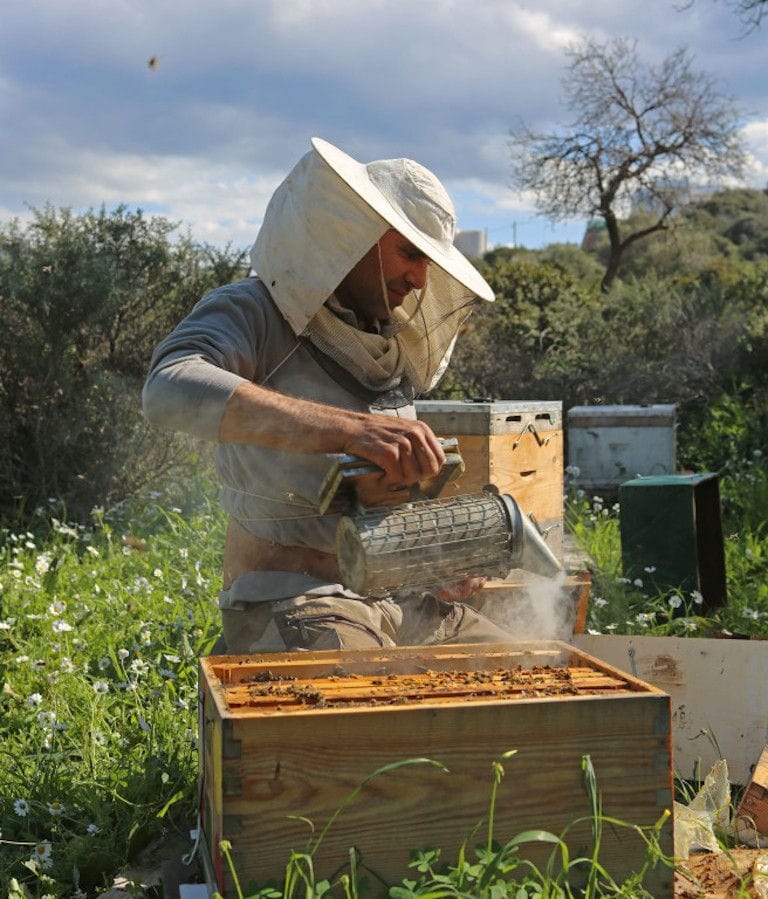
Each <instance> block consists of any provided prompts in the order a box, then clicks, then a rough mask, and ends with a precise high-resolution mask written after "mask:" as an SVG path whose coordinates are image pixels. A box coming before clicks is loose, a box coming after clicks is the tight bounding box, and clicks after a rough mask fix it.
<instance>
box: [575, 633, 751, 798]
mask: <svg viewBox="0 0 768 899" xmlns="http://www.w3.org/2000/svg"><path fill="white" fill-rule="evenodd" d="M573 643H574V645H575V646H576V647H578V648H579V649H581V650H582V651H584V652H586V653H588V654H589V655H591V656H593V657H596V658H599V659H603V660H604V661H606V662H608V663H610V664H611V665H615V666H616V667H617V668H620V669H621V670H622V671H626V672H627V673H629V674H633V675H634V676H636V677H639V678H641V679H642V680H644V681H645V682H647V683H649V684H653V685H655V686H656V687H658V688H659V689H661V690H664V691H665V692H666V693H668V694H669V695H670V697H671V700H672V741H673V760H674V765H675V770H676V772H677V773H678V774H679V775H680V776H681V777H683V778H685V779H703V777H704V776H705V775H706V773H707V772H708V771H709V769H710V768H711V767H712V765H713V764H714V763H715V762H716V761H717V760H718V759H720V758H725V759H726V761H727V762H728V774H729V777H730V780H731V783H734V784H747V783H748V782H749V780H750V777H751V776H752V772H753V770H754V766H755V764H756V763H757V760H758V758H759V757H760V754H761V752H762V751H763V747H764V746H765V744H766V743H768V690H766V688H765V681H766V672H767V671H768V643H766V642H765V641H763V640H713V639H704V638H697V637H692V638H689V637H626V636H612V635H607V634H599V635H594V634H579V635H577V636H575V637H574V638H573Z"/></svg>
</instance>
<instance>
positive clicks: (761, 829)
mask: <svg viewBox="0 0 768 899" xmlns="http://www.w3.org/2000/svg"><path fill="white" fill-rule="evenodd" d="M736 817H737V818H743V819H744V821H745V824H746V825H747V827H748V828H749V829H753V830H756V831H757V833H759V834H761V835H762V836H764V837H768V746H766V747H765V748H764V749H763V751H762V753H761V755H760V758H759V760H758V762H757V766H756V767H755V770H754V771H753V772H752V777H751V778H750V780H749V783H748V784H747V788H746V790H744V793H743V795H742V797H741V802H740V803H739V807H738V809H737V810H736Z"/></svg>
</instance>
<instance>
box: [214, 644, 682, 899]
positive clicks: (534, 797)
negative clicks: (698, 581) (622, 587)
mask: <svg viewBox="0 0 768 899" xmlns="http://www.w3.org/2000/svg"><path fill="white" fill-rule="evenodd" d="M518 666H522V669H523V672H522V675H521V676H523V677H528V676H529V675H528V674H527V673H526V669H531V668H533V667H534V666H536V667H537V670H538V667H539V666H544V667H543V668H542V670H544V671H548V673H546V674H545V675H542V677H543V678H544V679H543V680H542V681H541V684H542V686H540V687H534V688H533V689H529V688H527V687H526V688H523V689H522V690H521V689H518V687H517V686H515V687H514V688H510V689H514V690H516V691H517V692H516V693H515V694H514V695H512V694H508V693H504V692H503V691H501V692H499V693H498V694H496V695H495V694H494V690H493V688H492V687H488V686H487V685H486V686H485V687H482V688H478V695H470V694H467V693H466V691H464V692H463V693H462V692H461V690H458V692H456V691H454V688H453V686H452V685H453V684H454V680H455V678H456V679H458V680H459V681H460V680H461V678H462V677H463V675H460V674H457V672H466V673H467V676H470V675H471V677H472V678H473V679H474V680H477V681H479V682H481V683H482V682H483V679H484V678H485V679H486V680H487V679H491V680H492V679H493V677H495V676H496V674H497V673H498V672H502V674H501V675H500V676H501V678H502V680H503V679H504V676H505V675H503V672H512V671H514V670H516V669H517V668H518ZM547 666H549V668H547ZM563 669H568V671H567V672H564V671H563ZM558 671H559V674H558ZM425 672H428V675H427V676H428V677H430V678H432V675H433V674H434V673H440V672H442V673H444V674H443V675H439V676H438V674H435V677H434V682H435V683H437V686H435V689H434V692H433V695H431V696H430V697H428V698H424V697H423V694H424V687H423V683H422V682H421V681H418V682H416V680H414V683H415V686H414V687H413V688H412V689H413V691H415V693H416V694H419V695H421V696H422V698H420V699H419V698H414V699H413V700H411V699H408V698H407V696H406V695H405V694H404V693H402V691H401V692H400V693H399V694H398V695H395V694H397V689H396V690H395V691H394V694H393V693H392V690H390V689H389V688H390V686H391V684H392V683H396V684H398V685H400V684H402V683H403V682H405V681H407V680H408V678H409V676H412V679H415V678H416V676H417V675H418V676H419V677H423V676H425ZM573 672H580V674H579V675H578V678H579V679H580V680H579V683H580V684H581V687H580V688H579V689H577V690H574V689H573V684H571V687H570V688H569V690H570V692H561V691H560V689H559V688H558V687H557V686H556V685H555V686H552V682H553V681H552V679H553V678H554V680H557V679H558V678H559V677H560V676H564V675H565V674H567V675H568V677H571V676H573V677H575V676H576V675H575V674H573ZM445 673H448V674H447V675H446V674H445ZM200 675H201V727H202V739H201V749H202V752H201V766H202V775H203V801H202V832H203V836H204V844H205V857H206V859H207V869H208V880H209V885H210V886H211V887H212V888H213V889H216V890H218V891H219V892H221V893H222V894H223V895H224V896H226V897H229V896H233V895H235V891H234V889H233V883H232V880H231V877H230V875H229V872H228V870H227V869H226V866H225V864H224V862H223V859H222V856H221V853H220V851H219V843H220V841H221V840H222V839H226V840H229V841H231V843H232V847H233V849H232V853H233V858H234V862H235V866H236V870H237V872H238V876H239V879H240V882H241V884H242V885H243V887H246V885H248V884H249V883H250V884H253V883H258V884H259V885H263V884H264V883H266V882H267V881H269V880H273V881H275V882H277V883H280V882H281V881H282V879H283V877H284V874H285V867H286V863H287V861H288V857H289V854H290V852H291V851H292V850H296V851H302V850H303V849H304V848H305V847H306V845H307V842H308V838H309V828H308V825H307V823H306V821H301V820H297V819H296V816H302V817H303V818H305V819H309V820H310V821H312V823H313V825H314V827H315V832H316V834H318V833H319V832H320V831H322V829H323V827H324V826H325V825H326V823H327V822H328V821H329V819H330V818H331V816H332V815H333V813H334V811H335V810H336V809H338V808H339V807H340V805H341V804H342V803H343V802H344V800H345V798H346V797H348V796H349V795H350V794H351V793H352V792H353V791H354V790H355V789H356V788H358V787H359V786H360V784H361V783H362V782H363V781H364V780H365V779H366V778H368V776H369V775H371V774H372V773H373V772H374V771H376V770H377V769H379V768H381V767H383V766H387V765H390V764H392V763H394V762H400V761H403V760H405V759H414V758H428V759H434V760H435V761H438V762H440V763H441V764H442V765H444V766H446V767H447V768H448V769H449V771H450V773H449V774H446V773H444V772H442V771H440V770H439V769H437V768H436V767H434V766H430V765H426V764H418V765H412V766H411V765H409V766H405V767H401V768H399V769H397V770H396V771H390V772H389V773H386V774H383V775H381V776H378V777H376V778H374V779H372V780H370V781H369V782H367V783H366V784H365V786H363V788H362V789H361V790H360V792H359V795H357V797H356V798H355V800H354V801H353V802H351V803H350V804H349V805H348V806H347V807H345V808H344V810H343V812H342V813H341V814H340V815H339V816H338V818H337V819H336V820H335V822H334V824H333V826H332V827H331V828H330V829H329V831H328V833H327V834H326V836H325V838H324V840H323V842H322V844H321V846H320V848H319V850H318V852H317V854H316V856H315V859H314V865H315V872H316V876H317V877H318V878H323V877H330V876H331V875H332V874H333V873H334V872H336V871H337V870H338V869H340V868H343V866H344V865H345V864H347V863H348V862H349V850H350V848H351V847H352V846H355V847H357V848H358V849H359V851H360V853H361V855H362V864H363V865H364V866H366V867H367V868H368V870H369V871H373V872H375V873H376V875H377V876H378V877H380V878H381V879H382V880H383V882H384V883H386V884H388V885H392V884H399V883H400V882H401V881H402V879H403V878H404V877H407V876H409V874H411V873H412V872H409V870H408V861H409V854H410V852H411V850H415V849H419V848H428V847H432V848H440V849H441V850H442V858H443V859H445V860H446V861H452V860H455V859H456V857H457V852H458V850H459V847H460V846H461V844H462V843H463V842H464V841H465V840H467V839H468V838H469V840H468V848H469V850H470V851H471V849H472V847H473V846H474V845H475V844H476V843H481V842H483V841H484V839H485V838H486V832H485V826H486V824H487V814H488V803H489V800H490V793H491V782H492V780H491V764H492V762H493V761H495V760H496V761H497V760H500V759H501V756H502V754H503V753H505V752H507V751H508V750H512V749H514V750H516V751H517V752H516V754H515V755H514V756H513V757H512V758H510V759H509V760H507V761H505V762H504V763H503V764H504V768H505V770H506V777H505V779H504V780H503V782H502V784H501V788H500V792H499V798H498V803H497V808H496V819H495V833H496V835H497V837H498V839H499V840H502V841H504V840H508V839H510V838H512V837H513V836H514V835H515V834H517V833H519V832H521V831H523V830H527V829H529V828H543V829H547V830H550V831H552V832H554V833H556V834H559V833H560V832H561V831H562V830H563V829H564V828H566V827H567V826H569V825H573V826H572V827H571V828H570V829H569V832H568V838H567V841H568V844H569V846H570V849H571V853H572V854H573V853H577V852H585V851H589V849H590V845H591V830H590V824H589V822H588V821H587V820H584V821H583V822H582V823H578V824H575V825H574V824H573V822H574V821H576V820H577V819H579V818H582V819H583V818H584V817H585V816H587V815H588V814H589V803H588V799H587V795H586V793H585V790H584V786H583V780H582V778H583V775H582V759H583V757H584V756H585V755H589V756H590V758H591V760H592V763H593V765H594V768H595V770H596V773H597V778H598V784H599V788H600V791H601V795H602V802H603V811H604V814H606V815H610V816H612V817H615V818H619V819H621V820H624V821H627V822H628V823H630V824H633V825H643V826H650V825H652V824H653V823H654V822H656V821H657V820H658V818H659V817H660V815H661V814H662V813H663V811H664V809H665V808H671V802H672V765H671V759H670V704H669V697H668V696H667V695H666V694H664V693H662V692H661V691H659V690H657V689H655V688H653V687H650V686H649V685H647V684H644V683H643V682H641V681H638V680H636V679H634V678H631V677H629V676H627V675H625V674H623V673H621V672H619V671H618V670H617V669H614V668H612V667H610V666H608V665H606V664H604V663H602V662H599V661H597V660H595V659H592V658H591V657H589V656H587V655H585V654H583V653H579V652H578V651H576V650H574V649H573V648H572V647H570V646H568V645H567V644H564V643H562V644H561V643H559V642H557V641H553V642H552V643H547V644H538V645H535V646H532V647H524V646H522V645H520V646H518V645H516V644H510V645H498V646H497V645H493V646H489V645H476V646H441V647H430V648H418V649H416V648H405V647H403V648H396V649H390V650H381V651H374V650H368V651H358V652H355V653H344V652H317V653H301V654H294V655H289V654H285V655H283V654H275V655H269V656H262V657H250V656H221V657H210V658H204V659H202V660H201V669H200ZM454 675H455V678H454ZM443 676H445V677H447V679H448V683H449V686H448V687H445V686H443V685H441V680H440V679H441V677H443ZM334 677H335V678H339V679H341V681H342V686H343V689H344V690H345V691H346V690H347V685H348V683H349V684H352V685H353V686H354V685H355V684H357V683H358V681H356V680H355V678H358V679H362V680H363V681H365V680H366V678H367V683H368V687H367V689H369V690H370V693H371V695H370V696H369V698H368V699H367V700H366V699H365V693H364V692H363V694H361V701H360V702H356V703H344V702H342V703H341V705H334V704H333V702H329V703H327V704H323V703H324V702H325V700H321V701H318V699H317V696H316V695H315V693H314V692H313V691H314V690H315V685H316V684H317V683H319V682H320V679H321V678H328V680H329V681H333V679H334ZM283 678H295V680H294V681H291V682H290V683H291V690H292V691H293V695H301V694H302V691H304V694H305V695H306V697H307V704H306V705H303V706H300V708H299V709H297V708H296V707H292V708H290V709H289V708H288V705H290V703H288V704H286V706H285V707H281V705H280V701H279V700H278V702H277V704H275V705H272V706H271V707H269V705H268V704H267V705H264V702H265V700H264V699H263V696H264V692H265V686H266V688H269V689H271V684H272V683H273V682H274V681H275V679H278V680H279V679H283ZM350 678H351V680H350ZM548 679H549V680H548ZM265 682H266V685H265ZM281 682H282V681H281ZM430 683H432V681H430ZM249 684H253V685H254V688H253V690H252V692H253V694H254V696H255V695H256V694H257V693H258V694H259V696H260V697H261V698H254V699H250V700H249V698H248V696H249V689H250V688H249V686H248V685H249ZM547 684H549V686H548V685H547ZM283 686H284V684H283ZM398 689H399V687H398ZM457 689H458V688H457ZM473 689H474V688H473ZM483 689H485V690H486V692H485V693H483V692H482V691H483ZM505 689H506V688H505ZM441 690H444V692H442V693H441ZM452 691H453V692H452ZM488 691H490V692H488ZM407 692H408V691H407V690H406V693H407ZM382 694H383V695H382ZM537 694H538V695H537ZM387 696H389V699H388V698H387ZM291 816H294V817H291ZM478 825H480V827H479V829H478V830H477V831H476V834H475V836H470V834H471V833H472V831H473V829H475V828H476V827H477V826H478ZM662 844H663V845H662V849H663V850H664V851H665V852H666V853H668V854H670V855H671V852H672V833H671V822H670V823H669V824H668V825H666V828H665V830H664V831H663V839H662ZM547 851H549V850H547ZM524 853H525V854H526V855H530V856H531V857H533V858H538V859H539V861H542V860H543V859H544V857H545V855H542V853H541V851H539V850H537V849H536V847H535V846H530V847H527V848H526V849H525V850H524ZM537 853H538V854H537ZM600 857H601V860H602V861H603V862H604V864H605V865H606V867H607V868H608V870H609V871H610V872H611V873H612V874H613V875H614V876H615V877H623V876H625V875H628V874H629V873H630V872H631V871H634V870H637V869H639V868H640V866H641V865H642V863H643V858H644V844H643V843H642V841H641V840H640V839H639V837H638V836H637V834H635V833H634V831H633V830H631V829H616V828H610V827H606V828H605V829H604V833H603V837H602V846H601V855H600ZM369 879H370V880H371V882H372V883H374V884H375V877H374V876H373V875H369ZM650 888H651V891H652V892H653V895H654V896H655V897H656V899H664V897H667V896H671V895H672V892H671V889H672V888H671V872H670V871H669V869H666V868H658V869H656V870H655V872H654V874H653V877H652V878H651V881H650Z"/></svg>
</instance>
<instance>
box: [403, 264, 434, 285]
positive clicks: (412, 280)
mask: <svg viewBox="0 0 768 899" xmlns="http://www.w3.org/2000/svg"><path fill="white" fill-rule="evenodd" d="M428 269H429V259H427V258H426V257H424V258H423V259H416V260H414V262H413V263H412V264H411V266H410V268H409V269H408V272H407V274H406V276H405V277H406V279H407V281H408V284H409V285H410V286H411V289H412V290H423V289H424V288H425V287H426V286H427V271H428Z"/></svg>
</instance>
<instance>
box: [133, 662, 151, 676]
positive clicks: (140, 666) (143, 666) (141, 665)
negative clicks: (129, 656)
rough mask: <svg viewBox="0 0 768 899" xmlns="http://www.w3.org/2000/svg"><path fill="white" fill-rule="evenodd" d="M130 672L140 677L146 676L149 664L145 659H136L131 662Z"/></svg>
mask: <svg viewBox="0 0 768 899" xmlns="http://www.w3.org/2000/svg"><path fill="white" fill-rule="evenodd" d="M130 670H131V672H132V673H133V674H136V675H139V676H141V675H142V674H146V673H147V672H148V671H149V662H145V661H144V659H134V660H133V661H132V662H131V665H130Z"/></svg>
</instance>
